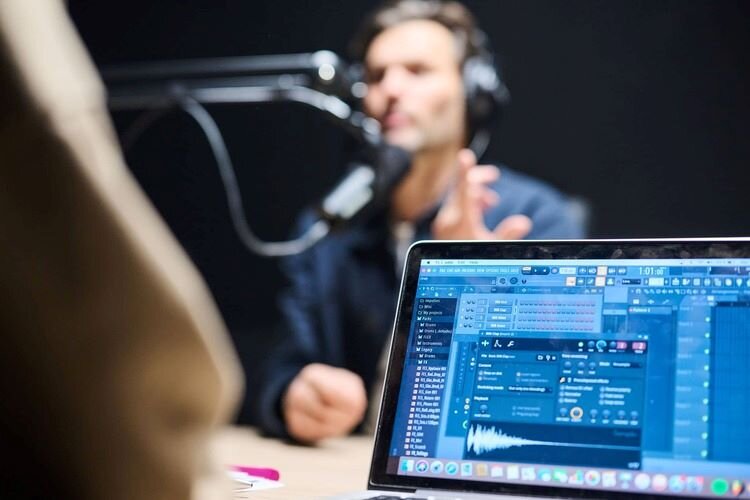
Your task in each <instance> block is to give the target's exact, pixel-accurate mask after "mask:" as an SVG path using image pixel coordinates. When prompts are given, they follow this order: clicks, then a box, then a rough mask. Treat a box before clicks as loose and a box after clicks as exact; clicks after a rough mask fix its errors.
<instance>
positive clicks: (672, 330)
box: [390, 259, 750, 498]
mask: <svg viewBox="0 0 750 500" xmlns="http://www.w3.org/2000/svg"><path fill="white" fill-rule="evenodd" d="M748 325H750V260H748V259H745V260H737V259H733V260H728V259H689V260H674V259H654V260H588V261H587V260H569V261H561V260H550V261H544V260H533V261H532V260H529V261H521V260H518V261H511V260H423V261H422V262H421V265H420V270H419V278H418V287H417V290H416V296H415V297H414V306H413V311H412V318H411V326H410V332H409V338H408V344H407V349H406V358H405V360H404V367H403V375H402V381H401V386H400V387H401V389H400V394H399V399H398V404H397V410H396V416H395V424H394V429H393V435H392V441H391V448H390V455H391V457H392V459H393V460H394V461H395V462H393V463H396V464H397V465H396V467H397V471H396V473H398V474H407V475H426V476H432V477H442V478H451V477H452V478H459V479H464V480H483V481H493V480H494V481H504V482H518V483H533V484H536V485H548V486H558V487H589V488H594V489H616V490H629V491H632V492H643V493H648V494H659V493H664V494H676V493H678V494H680V495H688V496H691V495H692V496H697V497H712V496H723V495H730V496H731V495H732V494H734V495H735V496H746V497H748V498H750V492H748V489H750V425H748V423H747V422H748V418H749V416H750V370H749V369H748V364H749V362H750V332H749V331H748V330H749V329H750V327H749V326H748Z"/></svg>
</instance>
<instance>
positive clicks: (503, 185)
mask: <svg viewBox="0 0 750 500" xmlns="http://www.w3.org/2000/svg"><path fill="white" fill-rule="evenodd" d="M496 166H497V167H498V168H499V169H500V178H499V179H498V180H497V181H495V183H494V185H493V186H492V187H493V189H495V190H496V191H497V192H498V193H499V194H500V195H501V196H503V199H505V200H506V201H511V200H517V201H518V202H524V201H525V202H530V201H537V202H539V201H547V202H557V203H564V202H565V200H566V199H567V197H566V196H565V195H564V194H563V193H561V192H560V191H559V190H558V189H556V188H554V187H553V186H552V185H551V184H548V183H547V182H545V181H543V180H541V179H537V178H536V177H532V176H530V175H528V174H525V173H523V172H519V171H518V170H514V169H512V168H510V167H508V166H507V165H503V164H496Z"/></svg>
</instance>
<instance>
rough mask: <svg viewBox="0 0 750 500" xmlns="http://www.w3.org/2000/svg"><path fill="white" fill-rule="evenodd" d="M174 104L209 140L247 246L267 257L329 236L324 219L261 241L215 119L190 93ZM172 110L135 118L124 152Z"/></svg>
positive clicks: (302, 248) (295, 251)
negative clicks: (288, 235) (283, 237)
mask: <svg viewBox="0 0 750 500" xmlns="http://www.w3.org/2000/svg"><path fill="white" fill-rule="evenodd" d="M175 105H176V106H177V107H178V108H179V109H181V110H182V111H183V112H185V113H186V114H187V115H189V116H190V117H191V118H192V119H193V120H194V121H195V122H196V123H197V124H198V127H199V128H200V129H201V131H202V132H203V135H204V136H205V138H206V140H207V142H208V145H209V147H210V149H211V153H212V154H213V157H214V160H215V161H216V165H217V167H218V168H219V174H220V176H221V182H222V185H223V186H224V194H225V195H226V200H227V207H228V208H229V217H230V219H231V221H232V225H233V226H234V230H235V232H236V233H237V236H238V237H239V239H240V241H241V242H242V243H243V244H244V245H245V247H247V248H248V249H249V250H250V251H252V252H254V253H256V254H259V255H262V256H264V257H285V256H289V255H297V254H300V253H302V252H304V251H305V250H307V249H308V248H310V247H312V246H313V245H315V244H316V243H318V242H319V241H320V240H322V239H323V238H325V237H326V235H328V233H329V232H330V229H331V226H330V224H329V223H328V222H327V221H325V220H322V219H321V220H319V221H317V222H315V223H314V224H313V225H312V226H310V227H309V228H308V229H307V231H306V232H305V234H303V235H302V236H300V237H299V238H297V239H294V240H289V241H273V242H269V241H263V240H261V239H260V238H259V237H258V236H257V235H256V234H255V233H254V232H253V230H252V229H251V228H250V224H249V223H248V221H247V217H246V216H245V208H244V204H243V202H242V194H241V192H240V187H239V183H238V182H237V176H236V174H235V170H234V165H233V164H232V159H231V157H230V155H229V150H228V148H227V145H226V143H225V142H224V138H223V136H222V135H221V130H220V129H219V125H218V124H217V123H216V120H214V118H213V117H212V116H211V114H210V113H209V112H208V110H207V109H206V108H205V107H204V106H203V105H202V104H201V103H200V102H198V101H197V100H196V99H194V98H192V97H190V96H188V95H185V94H182V95H179V96H176V100H175ZM169 109H170V108H168V107H160V108H154V109H151V110H149V111H146V112H144V113H142V114H141V115H140V116H139V117H138V118H136V120H135V121H134V122H133V124H132V125H131V126H130V127H129V128H128V129H127V130H126V131H125V133H124V134H123V149H124V150H125V151H127V150H128V149H130V147H132V146H133V144H135V142H136V141H137V139H138V137H140V135H141V134H142V133H143V132H144V131H145V130H146V129H147V128H149V127H150V126H151V125H152V124H153V123H154V122H155V121H156V120H158V119H159V118H160V117H161V116H163V115H164V114H165V113H166V112H167V111H169Z"/></svg>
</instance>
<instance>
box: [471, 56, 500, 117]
mask: <svg viewBox="0 0 750 500" xmlns="http://www.w3.org/2000/svg"><path fill="white" fill-rule="evenodd" d="M463 80H464V92H465V94H466V110H467V114H468V118H469V122H470V125H471V128H472V129H474V130H476V129H477V128H480V127H483V126H486V125H487V124H489V123H490V122H491V121H492V120H493V119H495V118H497V117H498V116H499V114H500V111H501V109H502V107H503V106H504V105H505V104H507V103H508V101H509V100H510V92H509V91H508V88H507V87H506V86H505V84H504V83H503V81H502V80H501V79H500V75H499V74H498V72H497V69H496V68H495V65H494V64H493V62H492V58H491V57H490V56H486V55H477V56H472V57H470V58H468V59H467V60H466V62H464V66H463Z"/></svg>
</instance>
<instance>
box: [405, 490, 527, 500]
mask: <svg viewBox="0 0 750 500" xmlns="http://www.w3.org/2000/svg"><path fill="white" fill-rule="evenodd" d="M414 496H415V497H419V498H422V497H424V498H430V499H435V500H443V499H450V500H488V499H493V500H497V499H498V498H508V499H512V500H539V497H523V496H517V495H498V494H497V493H465V492H463V491H448V490H417V491H415V492H414Z"/></svg>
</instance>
